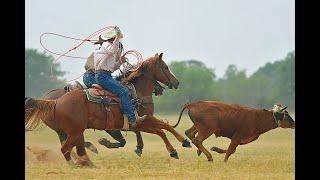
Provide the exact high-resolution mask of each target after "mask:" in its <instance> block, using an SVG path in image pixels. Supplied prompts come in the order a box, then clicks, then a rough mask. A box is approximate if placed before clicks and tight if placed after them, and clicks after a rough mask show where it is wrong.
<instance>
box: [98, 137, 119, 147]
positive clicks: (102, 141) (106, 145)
mask: <svg viewBox="0 0 320 180" xmlns="http://www.w3.org/2000/svg"><path fill="white" fill-rule="evenodd" d="M98 142H99V144H101V145H103V146H105V147H107V148H109V149H111V148H119V146H118V144H116V143H111V142H110V141H108V140H107V139H106V138H101V139H99V140H98Z"/></svg>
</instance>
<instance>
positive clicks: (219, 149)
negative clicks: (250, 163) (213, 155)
mask: <svg viewBox="0 0 320 180" xmlns="http://www.w3.org/2000/svg"><path fill="white" fill-rule="evenodd" d="M210 150H211V151H215V152H217V153H219V154H224V153H226V152H227V150H225V149H221V148H218V147H215V146H213V147H212V148H210Z"/></svg>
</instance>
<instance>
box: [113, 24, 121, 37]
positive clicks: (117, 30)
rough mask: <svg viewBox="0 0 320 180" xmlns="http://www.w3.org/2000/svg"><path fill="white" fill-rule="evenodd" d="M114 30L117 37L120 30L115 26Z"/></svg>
mask: <svg viewBox="0 0 320 180" xmlns="http://www.w3.org/2000/svg"><path fill="white" fill-rule="evenodd" d="M114 30H115V31H116V33H117V35H120V34H121V31H120V28H119V27H118V26H115V27H114Z"/></svg>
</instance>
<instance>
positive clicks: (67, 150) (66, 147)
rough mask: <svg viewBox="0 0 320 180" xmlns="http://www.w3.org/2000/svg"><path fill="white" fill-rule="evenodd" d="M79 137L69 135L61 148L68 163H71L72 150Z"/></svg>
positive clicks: (77, 135)
mask: <svg viewBox="0 0 320 180" xmlns="http://www.w3.org/2000/svg"><path fill="white" fill-rule="evenodd" d="M78 137H79V134H72V135H68V137H67V139H66V141H65V142H64V143H63V145H62V147H61V152H62V154H63V156H64V158H65V159H66V161H67V162H71V163H72V161H70V160H71V150H72V148H73V147H74V146H75V143H76V141H77V138H78Z"/></svg>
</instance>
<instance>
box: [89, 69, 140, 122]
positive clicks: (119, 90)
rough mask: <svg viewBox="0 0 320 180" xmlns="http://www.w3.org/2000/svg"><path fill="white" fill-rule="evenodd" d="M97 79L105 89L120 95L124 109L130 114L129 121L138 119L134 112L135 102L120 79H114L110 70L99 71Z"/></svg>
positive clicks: (96, 75)
mask: <svg viewBox="0 0 320 180" xmlns="http://www.w3.org/2000/svg"><path fill="white" fill-rule="evenodd" d="M95 79H96V82H97V83H98V84H99V85H100V86H102V87H103V88H104V89H106V90H108V91H110V92H112V93H114V94H116V95H117V96H119V97H120V100H121V104H122V109H123V111H124V113H125V114H126V115H127V116H128V121H129V122H134V121H136V116H135V114H134V109H133V104H132V102H131V97H130V96H129V92H128V89H127V88H126V87H124V86H123V85H122V84H121V83H120V82H119V81H117V80H115V79H113V78H112V76H111V74H110V73H108V72H97V73H96V74H95Z"/></svg>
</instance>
